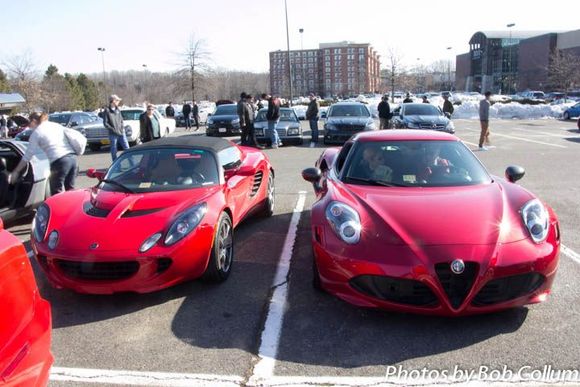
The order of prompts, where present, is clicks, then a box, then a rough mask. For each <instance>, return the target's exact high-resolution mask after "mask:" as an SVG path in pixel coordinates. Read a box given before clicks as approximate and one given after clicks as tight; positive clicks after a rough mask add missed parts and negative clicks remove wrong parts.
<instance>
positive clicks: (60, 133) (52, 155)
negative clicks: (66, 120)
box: [8, 113, 78, 195]
mask: <svg viewBox="0 0 580 387" xmlns="http://www.w3.org/2000/svg"><path fill="white" fill-rule="evenodd" d="M29 120H30V128H31V129H33V132H32V134H31V135H30V140H29V145H28V148H27V149H26V152H25V153H24V156H22V159H21V160H20V162H19V163H18V165H17V166H16V168H14V170H13V171H12V172H11V173H10V175H9V179H8V181H9V182H10V183H12V182H15V181H16V180H17V179H18V176H19V175H20V172H21V171H22V170H23V169H24V167H26V165H27V164H28V163H29V162H30V160H31V159H32V157H33V156H34V155H35V154H36V153H38V152H39V151H43V152H44V153H46V156H47V158H48V160H49V161H50V177H49V182H50V192H51V195H55V194H57V193H59V192H63V191H68V190H71V189H74V185H75V179H76V175H77V165H78V164H77V156H76V154H75V152H74V149H73V147H72V146H71V145H70V143H69V142H68V140H67V138H66V136H65V133H64V129H65V128H64V127H63V126H62V125H60V124H57V123H54V122H50V121H48V114H46V113H32V114H31V115H30V117H29Z"/></svg>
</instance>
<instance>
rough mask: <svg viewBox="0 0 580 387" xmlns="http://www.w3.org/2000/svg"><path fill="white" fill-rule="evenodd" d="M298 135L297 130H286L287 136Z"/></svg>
mask: <svg viewBox="0 0 580 387" xmlns="http://www.w3.org/2000/svg"><path fill="white" fill-rule="evenodd" d="M298 134H299V130H298V128H290V129H288V136H297V135H298Z"/></svg>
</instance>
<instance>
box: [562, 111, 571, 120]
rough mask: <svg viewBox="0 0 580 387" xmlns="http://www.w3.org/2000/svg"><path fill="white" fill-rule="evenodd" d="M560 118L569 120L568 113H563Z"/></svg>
mask: <svg viewBox="0 0 580 387" xmlns="http://www.w3.org/2000/svg"><path fill="white" fill-rule="evenodd" d="M562 118H564V119H565V120H569V119H570V113H568V112H564V115H563V116H562Z"/></svg>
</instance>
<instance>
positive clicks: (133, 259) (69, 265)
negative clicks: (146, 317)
mask: <svg viewBox="0 0 580 387" xmlns="http://www.w3.org/2000/svg"><path fill="white" fill-rule="evenodd" d="M87 175H88V176H90V177H96V178H98V179H99V183H98V184H97V185H96V186H94V187H92V188H89V189H82V190H76V191H68V192H65V193H62V194H59V195H56V196H53V197H51V198H49V199H48V200H46V202H45V204H43V205H42V206H40V207H39V208H38V211H37V214H36V217H35V219H34V221H33V224H32V238H31V240H32V246H33V249H34V252H35V254H36V258H37V259H38V262H39V263H40V266H41V267H42V269H43V270H44V272H45V273H46V275H47V276H48V279H49V280H50V282H51V283H52V284H53V285H55V286H56V287H66V288H70V289H73V290H75V291H77V292H82V293H95V294H110V293H115V292H126V291H133V292H139V293H146V292H151V291H155V290H158V289H162V288H166V287H169V286H172V285H174V284H177V283H179V282H182V281H186V280H190V279H194V278H198V277H204V278H206V279H208V280H211V281H216V282H220V281H224V280H226V279H227V278H228V276H229V275H230V272H231V268H232V263H233V260H234V233H233V229H234V228H235V227H236V226H237V225H238V224H239V223H240V222H241V221H242V220H243V219H244V218H245V217H246V216H248V215H250V214H252V213H257V212H261V213H262V214H264V215H266V216H271V215H272V213H273V211H274V170H273V168H272V166H271V165H270V162H269V160H268V158H267V157H266V156H265V155H264V154H263V153H262V152H261V151H259V150H257V149H254V148H246V147H240V146H237V145H235V144H234V143H232V142H230V141H227V140H224V139H219V138H209V137H202V136H183V137H173V138H163V139H160V140H156V141H152V142H148V143H145V144H142V145H139V146H136V147H134V148H131V149H130V150H127V151H125V152H123V153H122V154H121V155H120V156H119V158H118V159H117V160H116V161H115V162H114V163H113V164H112V165H111V167H110V168H109V169H108V171H107V172H106V173H105V172H103V171H95V170H94V169H90V170H88V171H87Z"/></svg>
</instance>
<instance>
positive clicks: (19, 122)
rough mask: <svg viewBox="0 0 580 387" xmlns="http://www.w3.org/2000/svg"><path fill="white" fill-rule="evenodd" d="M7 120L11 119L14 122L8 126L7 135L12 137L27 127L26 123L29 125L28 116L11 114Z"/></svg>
mask: <svg viewBox="0 0 580 387" xmlns="http://www.w3.org/2000/svg"><path fill="white" fill-rule="evenodd" d="M9 121H12V122H13V123H14V124H16V125H15V126H12V127H9V128H8V137H12V138H14V137H16V136H17V135H18V133H20V132H22V131H24V130H26V129H28V125H30V121H29V120H28V118H26V117H23V116H21V115H15V116H11V117H10V118H9Z"/></svg>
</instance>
